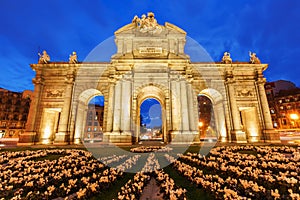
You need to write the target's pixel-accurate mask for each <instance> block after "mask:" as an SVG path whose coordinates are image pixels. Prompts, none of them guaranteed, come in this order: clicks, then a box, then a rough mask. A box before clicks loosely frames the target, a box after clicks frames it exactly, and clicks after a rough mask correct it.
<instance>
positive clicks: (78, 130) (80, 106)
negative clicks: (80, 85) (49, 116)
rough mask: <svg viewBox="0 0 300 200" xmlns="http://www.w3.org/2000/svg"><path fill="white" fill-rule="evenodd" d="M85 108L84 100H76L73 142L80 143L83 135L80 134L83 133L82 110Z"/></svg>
mask: <svg viewBox="0 0 300 200" xmlns="http://www.w3.org/2000/svg"><path fill="white" fill-rule="evenodd" d="M84 110H85V104H84V102H82V101H80V102H78V108H77V114H76V123H75V134H74V143H75V144H80V143H82V142H83V140H82V139H83V136H82V134H83V133H84V126H85V123H86V122H85V121H84V120H83V119H84V114H86V113H85V112H84Z"/></svg>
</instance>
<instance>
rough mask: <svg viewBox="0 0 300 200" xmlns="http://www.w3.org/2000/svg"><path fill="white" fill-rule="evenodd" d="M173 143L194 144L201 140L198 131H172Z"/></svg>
mask: <svg viewBox="0 0 300 200" xmlns="http://www.w3.org/2000/svg"><path fill="white" fill-rule="evenodd" d="M170 137H171V140H170V143H171V144H192V143H195V142H197V138H198V140H199V134H198V131H171V134H170Z"/></svg>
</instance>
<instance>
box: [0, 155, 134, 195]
mask: <svg viewBox="0 0 300 200" xmlns="http://www.w3.org/2000/svg"><path fill="white" fill-rule="evenodd" d="M48 154H65V156H62V157H60V158H59V159H57V160H53V161H49V160H47V159H46V160H44V161H35V160H34V159H35V158H40V157H46V156H47V155H48ZM1 156H3V159H2V160H1V161H2V162H1V163H2V164H1V165H0V198H15V199H19V198H22V199H53V198H57V197H68V199H73V198H83V197H84V198H86V197H89V196H93V195H95V194H97V193H99V191H101V190H103V189H108V188H109V186H110V185H111V184H112V183H113V182H114V181H116V180H117V179H119V178H121V177H122V175H123V171H124V170H126V169H129V168H131V167H132V166H134V165H135V162H136V161H137V159H138V157H139V156H138V155H136V156H133V157H130V158H129V159H127V160H126V161H125V162H124V163H122V164H120V165H118V166H117V167H116V168H107V167H106V166H105V165H104V164H102V163H100V162H99V161H97V160H96V159H94V158H93V157H92V155H91V153H90V152H87V151H83V150H41V151H25V152H2V153H1ZM6 157H7V158H10V159H4V158H6ZM121 157H122V156H121ZM106 161H107V162H108V163H113V162H118V161H119V159H116V158H115V157H112V158H107V159H106Z"/></svg>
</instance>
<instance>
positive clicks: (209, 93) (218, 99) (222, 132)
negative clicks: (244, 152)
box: [198, 88, 228, 142]
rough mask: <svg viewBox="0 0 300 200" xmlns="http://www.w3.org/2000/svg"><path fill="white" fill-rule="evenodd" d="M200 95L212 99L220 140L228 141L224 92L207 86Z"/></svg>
mask: <svg viewBox="0 0 300 200" xmlns="http://www.w3.org/2000/svg"><path fill="white" fill-rule="evenodd" d="M198 95H203V96H205V97H207V98H209V99H210V100H211V103H212V107H213V115H214V117H215V126H216V130H215V131H216V133H217V138H218V140H219V141H220V142H226V141H228V137H227V131H226V123H225V119H226V117H225V111H224V98H223V96H222V94H221V93H220V92H219V91H217V90H215V89H212V88H206V89H203V90H201V91H200V92H199V93H198Z"/></svg>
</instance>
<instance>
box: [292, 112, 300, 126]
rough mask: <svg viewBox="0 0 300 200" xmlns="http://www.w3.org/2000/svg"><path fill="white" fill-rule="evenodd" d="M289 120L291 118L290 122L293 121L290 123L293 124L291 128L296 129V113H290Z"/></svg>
mask: <svg viewBox="0 0 300 200" xmlns="http://www.w3.org/2000/svg"><path fill="white" fill-rule="evenodd" d="M290 118H291V120H293V121H292V122H293V127H297V123H296V120H298V119H299V115H298V114H296V113H291V114H290Z"/></svg>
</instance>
